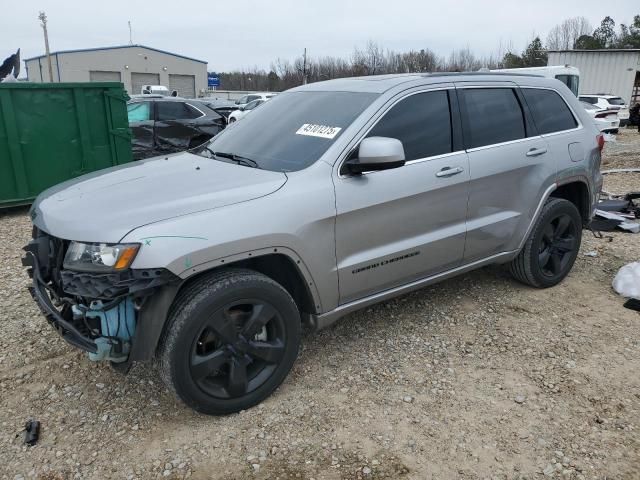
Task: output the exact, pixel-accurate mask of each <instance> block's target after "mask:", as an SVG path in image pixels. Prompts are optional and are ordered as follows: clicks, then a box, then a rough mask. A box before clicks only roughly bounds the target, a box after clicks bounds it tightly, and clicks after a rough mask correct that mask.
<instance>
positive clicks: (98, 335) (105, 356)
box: [22, 227, 179, 365]
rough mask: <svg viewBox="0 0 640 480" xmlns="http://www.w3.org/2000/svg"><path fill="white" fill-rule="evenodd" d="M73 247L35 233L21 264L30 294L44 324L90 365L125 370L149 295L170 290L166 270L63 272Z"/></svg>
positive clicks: (174, 279) (173, 281) (171, 280)
mask: <svg viewBox="0 0 640 480" xmlns="http://www.w3.org/2000/svg"><path fill="white" fill-rule="evenodd" d="M71 243H72V242H70V241H68V240H62V239H59V238H56V237H53V236H51V235H48V234H47V233H45V232H43V231H41V230H39V229H37V228H35V227H34V232H33V240H31V241H30V242H29V244H28V245H27V246H25V247H24V250H25V251H26V255H25V256H24V257H23V259H22V263H23V265H24V266H27V267H29V269H28V273H29V276H30V277H31V278H32V281H33V282H32V285H31V286H30V287H29V291H30V293H31V295H32V297H33V298H34V300H35V301H36V303H37V304H38V306H39V307H40V309H41V310H42V312H43V314H44V316H45V317H46V319H47V320H48V322H49V323H50V324H51V325H52V326H53V327H54V328H55V329H56V330H57V331H58V333H59V334H60V335H61V336H62V338H63V339H64V340H66V341H67V342H68V343H70V344H71V345H73V346H75V347H77V348H80V349H81V350H84V351H86V352H87V353H88V354H89V358H90V359H91V360H94V361H98V360H109V361H111V362H113V363H116V364H122V365H129V364H130V360H131V357H132V355H131V354H132V351H133V349H134V346H135V342H136V340H139V339H140V336H141V328H140V318H141V313H142V312H143V310H144V309H145V305H146V304H147V303H149V301H150V298H151V297H152V296H153V294H154V293H155V292H156V291H157V290H158V289H162V288H163V287H166V286H169V285H175V284H177V283H178V282H179V279H178V277H176V276H175V275H174V274H172V273H171V272H169V271H168V270H165V269H161V268H160V269H131V268H125V269H122V270H119V271H109V272H89V271H76V270H73V269H69V268H65V264H64V260H65V256H67V252H68V250H69V248H70V245H71Z"/></svg>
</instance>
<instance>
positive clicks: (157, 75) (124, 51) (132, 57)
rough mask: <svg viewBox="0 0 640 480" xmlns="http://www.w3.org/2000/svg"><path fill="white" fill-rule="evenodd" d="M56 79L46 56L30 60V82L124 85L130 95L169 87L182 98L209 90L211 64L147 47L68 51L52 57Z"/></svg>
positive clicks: (28, 66) (134, 46) (129, 46)
mask: <svg viewBox="0 0 640 480" xmlns="http://www.w3.org/2000/svg"><path fill="white" fill-rule="evenodd" d="M51 63H52V65H53V79H51V78H49V67H48V64H47V57H46V56H45V55H42V56H39V57H33V58H27V59H26V60H25V64H26V67H27V78H28V80H29V81H30V82H50V81H53V82H56V83H57V82H122V83H123V84H124V87H125V89H126V90H127V92H129V93H130V94H139V93H140V89H141V87H142V85H165V86H167V87H169V90H177V91H178V95H180V96H181V97H187V98H193V97H196V96H197V95H198V94H201V93H203V92H204V91H205V90H206V89H207V62H205V61H204V60H196V59H195V58H190V57H185V56H184V55H178V54H175V53H170V52H165V51H163V50H158V49H157V48H151V47H145V46H144V45H122V46H116V47H105V48H88V49H82V50H66V51H60V52H52V53H51Z"/></svg>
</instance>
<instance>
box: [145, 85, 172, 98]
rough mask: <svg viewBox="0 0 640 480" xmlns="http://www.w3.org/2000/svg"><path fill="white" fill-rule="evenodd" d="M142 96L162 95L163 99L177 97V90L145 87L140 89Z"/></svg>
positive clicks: (156, 86)
mask: <svg viewBox="0 0 640 480" xmlns="http://www.w3.org/2000/svg"><path fill="white" fill-rule="evenodd" d="M140 94H141V95H160V96H162V97H177V96H178V92H177V90H171V91H169V89H168V88H167V87H165V86H164V85H143V86H142V87H140Z"/></svg>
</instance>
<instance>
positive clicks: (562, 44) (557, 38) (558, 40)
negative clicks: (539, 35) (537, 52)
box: [547, 17, 593, 50]
mask: <svg viewBox="0 0 640 480" xmlns="http://www.w3.org/2000/svg"><path fill="white" fill-rule="evenodd" d="M591 32H593V27H592V26H591V24H590V23H589V21H588V20H587V19H586V18H585V17H573V18H567V19H566V20H564V21H563V22H562V23H561V24H559V25H556V26H555V27H553V28H552V29H551V31H550V32H549V34H548V35H547V49H549V50H571V49H572V48H574V45H575V43H576V40H578V38H580V37H581V36H582V35H590V34H591Z"/></svg>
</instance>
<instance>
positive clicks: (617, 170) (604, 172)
mask: <svg viewBox="0 0 640 480" xmlns="http://www.w3.org/2000/svg"><path fill="white" fill-rule="evenodd" d="M600 173H601V174H602V175H607V174H608V173H640V168H612V169H610V170H602V171H601V172H600Z"/></svg>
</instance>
